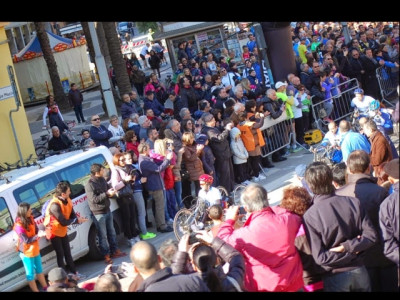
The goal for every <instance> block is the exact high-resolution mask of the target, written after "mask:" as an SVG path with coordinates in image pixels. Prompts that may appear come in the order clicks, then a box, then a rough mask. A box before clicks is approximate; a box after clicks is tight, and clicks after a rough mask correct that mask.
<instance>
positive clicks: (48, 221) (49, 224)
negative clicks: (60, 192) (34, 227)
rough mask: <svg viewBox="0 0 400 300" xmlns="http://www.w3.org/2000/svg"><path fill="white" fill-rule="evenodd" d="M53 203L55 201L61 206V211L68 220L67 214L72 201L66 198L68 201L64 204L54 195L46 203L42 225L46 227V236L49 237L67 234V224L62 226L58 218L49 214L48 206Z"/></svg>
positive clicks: (70, 209)
mask: <svg viewBox="0 0 400 300" xmlns="http://www.w3.org/2000/svg"><path fill="white" fill-rule="evenodd" d="M53 203H57V204H58V205H59V206H60V208H61V213H62V214H63V216H64V218H65V219H66V220H69V216H70V215H71V211H72V201H71V199H69V198H68V203H67V205H65V204H64V203H63V202H62V201H61V200H60V199H58V198H57V197H56V196H54V197H53V199H52V200H51V201H50V203H49V205H47V209H46V215H45V217H44V222H43V225H44V226H45V228H46V238H47V239H51V238H53V237H54V236H59V237H64V236H66V234H67V230H68V226H63V225H61V224H60V222H58V220H57V219H56V218H55V217H54V216H53V215H50V207H51V205H52V204H53Z"/></svg>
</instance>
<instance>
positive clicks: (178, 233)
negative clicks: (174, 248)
mask: <svg viewBox="0 0 400 300" xmlns="http://www.w3.org/2000/svg"><path fill="white" fill-rule="evenodd" d="M192 214H193V211H192V210H190V209H187V208H182V209H180V210H179V211H178V212H177V213H176V215H175V218H174V223H173V225H172V227H173V228H174V234H175V237H176V239H177V240H178V241H180V239H181V238H182V236H183V235H184V234H185V233H190V224H188V223H187V220H188V218H189V217H190V216H191V215H192Z"/></svg>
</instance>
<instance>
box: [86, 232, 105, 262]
mask: <svg viewBox="0 0 400 300" xmlns="http://www.w3.org/2000/svg"><path fill="white" fill-rule="evenodd" d="M88 255H89V257H90V258H91V259H93V260H100V259H103V255H101V252H100V248H99V238H98V237H97V229H96V226H94V225H93V226H91V227H90V230H89V253H88Z"/></svg>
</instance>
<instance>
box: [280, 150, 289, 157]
mask: <svg viewBox="0 0 400 300" xmlns="http://www.w3.org/2000/svg"><path fill="white" fill-rule="evenodd" d="M289 155H290V151H289V150H287V151H286V152H285V154H283V155H282V157H288V156H289Z"/></svg>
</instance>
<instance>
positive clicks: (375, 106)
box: [369, 99, 380, 110]
mask: <svg viewBox="0 0 400 300" xmlns="http://www.w3.org/2000/svg"><path fill="white" fill-rule="evenodd" d="M379 106H380V103H379V101H378V100H375V99H374V100H372V101H371V103H370V104H369V110H377V109H378V108H379Z"/></svg>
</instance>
